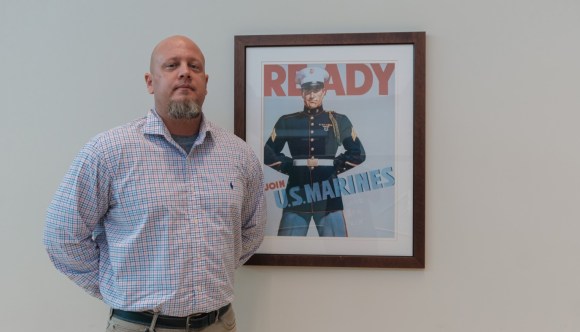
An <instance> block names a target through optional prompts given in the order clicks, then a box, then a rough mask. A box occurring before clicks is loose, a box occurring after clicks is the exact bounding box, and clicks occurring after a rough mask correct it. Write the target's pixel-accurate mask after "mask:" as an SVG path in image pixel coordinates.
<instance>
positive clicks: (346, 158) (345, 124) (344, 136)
mask: <svg viewBox="0 0 580 332" xmlns="http://www.w3.org/2000/svg"><path fill="white" fill-rule="evenodd" d="M336 120H337V123H338V126H339V130H340V139H341V144H342V146H343V147H344V150H345V151H344V153H341V154H340V155H338V156H336V158H335V159H334V166H335V167H336V169H337V172H338V173H342V172H346V171H348V170H349V169H351V168H353V167H356V166H358V165H360V164H362V162H363V161H365V159H366V155H365V149H364V147H363V145H362V142H361V140H360V138H359V137H358V135H357V133H356V131H355V130H354V128H353V126H352V123H351V122H350V120H349V119H348V118H347V117H346V116H344V115H342V116H340V117H338V114H337V119H336Z"/></svg>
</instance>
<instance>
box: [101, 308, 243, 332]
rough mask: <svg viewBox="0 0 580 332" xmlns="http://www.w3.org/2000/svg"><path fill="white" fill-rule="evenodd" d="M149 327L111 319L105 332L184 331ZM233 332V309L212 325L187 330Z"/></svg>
mask: <svg viewBox="0 0 580 332" xmlns="http://www.w3.org/2000/svg"><path fill="white" fill-rule="evenodd" d="M149 328H150V327H149V326H145V325H141V324H135V323H131V322H126V321H124V320H122V319H119V318H117V317H111V318H110V319H109V324H108V325H107V332H183V331H187V330H186V329H167V328H157V327H154V328H153V330H150V329H149ZM202 331H203V332H235V331H236V317H235V314H234V309H233V308H232V307H230V310H228V311H226V313H225V314H224V315H223V316H220V317H219V318H218V321H217V322H215V323H214V324H212V325H210V326H207V327H205V328H203V329H189V332H202Z"/></svg>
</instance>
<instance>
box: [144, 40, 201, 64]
mask: <svg viewBox="0 0 580 332" xmlns="http://www.w3.org/2000/svg"><path fill="white" fill-rule="evenodd" d="M176 47H177V48H179V47H181V48H189V49H193V50H195V51H196V52H197V53H199V57H200V59H201V61H202V63H203V66H204V67H205V57H204V56H203V52H202V51H201V49H200V48H199V46H197V44H196V43H195V42H194V41H193V40H191V39H189V38H188V37H186V36H180V35H175V36H171V37H167V38H165V39H163V40H162V41H160V42H159V43H158V44H157V45H156V46H155V48H153V52H151V61H150V62H149V71H150V72H151V73H153V71H154V70H155V63H156V62H157V63H158V62H159V61H161V59H159V58H160V56H162V55H163V54H164V52H165V51H167V50H168V49H173V48H176Z"/></svg>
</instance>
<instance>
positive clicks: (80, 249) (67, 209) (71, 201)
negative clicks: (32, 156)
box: [44, 143, 109, 298]
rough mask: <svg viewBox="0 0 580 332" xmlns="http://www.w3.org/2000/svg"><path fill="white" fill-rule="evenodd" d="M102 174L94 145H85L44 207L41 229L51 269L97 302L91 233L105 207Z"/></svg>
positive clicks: (96, 259) (96, 267) (95, 255)
mask: <svg viewBox="0 0 580 332" xmlns="http://www.w3.org/2000/svg"><path fill="white" fill-rule="evenodd" d="M106 173H107V169H106V168H105V166H104V164H103V163H102V162H101V161H100V160H99V157H98V154H97V153H96V149H95V147H94V143H88V144H87V145H85V147H84V148H83V149H82V150H81V152H80V153H79V154H78V155H77V157H76V158H75V160H74V161H73V163H72V165H71V167H70V168H69V170H68V172H67V173H66V175H65V177H64V179H63V181H62V183H61V184H60V186H59V188H58V190H57V192H56V194H55V195H54V198H53V200H52V202H51V204H50V206H49V207H48V211H47V214H46V224H45V229H44V245H45V246H46V250H47V252H48V255H49V257H50V259H51V261H52V262H53V264H54V266H55V267H56V268H57V269H58V270H59V271H61V272H62V273H64V274H65V275H66V276H67V277H69V278H70V279H71V280H73V281H74V282H75V283H76V284H78V285H79V286H81V287H82V288H83V289H84V290H85V291H87V292H88V293H89V294H91V295H93V296H95V297H97V298H101V294H100V291H99V283H98V281H99V247H98V245H97V243H96V242H95V241H94V239H93V233H94V231H95V228H96V227H97V224H98V223H99V222H100V220H101V218H102V217H103V216H104V215H105V213H106V212H107V209H108V205H109V203H108V202H109V197H108V196H109V190H108V188H109V181H108V178H109V177H108V176H106Z"/></svg>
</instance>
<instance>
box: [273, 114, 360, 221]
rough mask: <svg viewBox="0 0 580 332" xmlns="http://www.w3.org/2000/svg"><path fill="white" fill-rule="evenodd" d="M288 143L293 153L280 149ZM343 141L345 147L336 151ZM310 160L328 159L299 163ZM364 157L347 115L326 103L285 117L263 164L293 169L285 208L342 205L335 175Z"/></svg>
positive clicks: (303, 209) (322, 208)
mask: <svg viewBox="0 0 580 332" xmlns="http://www.w3.org/2000/svg"><path fill="white" fill-rule="evenodd" d="M286 144H288V148H289V150H290V155H291V156H286V155H285V154H283V153H282V152H281V151H282V149H283V148H284V146H285V145H286ZM341 145H342V146H343V148H344V152H343V153H340V154H339V155H336V154H337V151H338V148H339V147H340V146H341ZM306 159H318V160H324V161H325V162H323V163H321V164H323V165H320V166H296V164H297V163H298V164H300V163H303V162H304V161H305V160H306ZM329 160H330V161H329ZM364 160H365V152H364V148H363V145H362V143H361V141H360V139H359V138H358V136H357V134H356V132H355V131H354V129H353V127H352V124H351V122H350V120H349V119H348V117H346V116H345V115H343V114H339V113H336V112H333V111H325V110H323V109H322V107H320V108H318V109H315V110H308V109H304V110H303V111H302V112H297V113H292V114H287V115H284V116H282V117H280V118H279V119H278V121H277V122H276V125H275V126H274V129H273V130H272V134H271V135H270V138H269V139H268V141H267V142H266V144H265V146H264V164H266V165H268V166H270V167H272V168H274V169H275V170H277V171H279V172H282V173H284V174H288V184H287V186H286V198H287V200H288V205H287V206H286V207H285V208H284V210H285V211H286V210H288V211H296V212H325V211H326V212H332V211H337V210H342V209H343V204H342V198H341V197H340V189H339V188H338V187H337V181H334V179H336V178H337V174H339V173H341V172H344V171H346V170H348V169H350V168H352V167H355V166H357V165H359V164H360V163H362V162H363V161H364ZM326 164H330V165H326Z"/></svg>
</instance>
